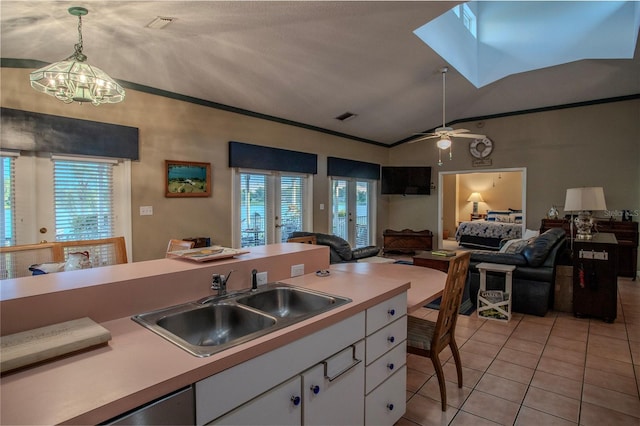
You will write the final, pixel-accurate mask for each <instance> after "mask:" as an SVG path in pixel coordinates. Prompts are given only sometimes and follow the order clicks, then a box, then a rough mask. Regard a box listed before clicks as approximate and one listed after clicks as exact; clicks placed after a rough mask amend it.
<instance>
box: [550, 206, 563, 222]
mask: <svg viewBox="0 0 640 426" xmlns="http://www.w3.org/2000/svg"><path fill="white" fill-rule="evenodd" d="M558 216H560V213H558V208H557V207H556V206H551V208H550V209H549V213H547V219H557V218H558Z"/></svg>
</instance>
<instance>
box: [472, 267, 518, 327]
mask: <svg viewBox="0 0 640 426" xmlns="http://www.w3.org/2000/svg"><path fill="white" fill-rule="evenodd" d="M476 268H478V270H479V271H480V289H479V291H478V318H485V319H491V320H496V321H504V322H508V321H510V320H511V285H512V282H513V271H514V270H515V269H516V267H515V266H514V265H502V264H498V263H487V262H483V263H479V264H478V265H476ZM487 271H491V272H501V273H504V275H505V277H504V293H503V295H504V298H499V299H494V298H490V297H488V296H487V295H485V297H483V296H482V294H483V293H482V292H483V291H486V290H487ZM489 310H494V311H495V312H497V313H498V314H499V316H498V317H492V316H490V315H489V312H488V311H489ZM483 312H484V314H483Z"/></svg>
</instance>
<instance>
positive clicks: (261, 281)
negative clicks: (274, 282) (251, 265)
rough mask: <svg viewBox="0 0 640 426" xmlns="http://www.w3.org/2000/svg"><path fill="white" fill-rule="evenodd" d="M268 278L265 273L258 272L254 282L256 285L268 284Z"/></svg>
mask: <svg viewBox="0 0 640 426" xmlns="http://www.w3.org/2000/svg"><path fill="white" fill-rule="evenodd" d="M268 280H269V279H268V278H267V272H266V271H265V272H258V273H257V274H256V281H257V282H258V285H265V284H266V283H267V282H268Z"/></svg>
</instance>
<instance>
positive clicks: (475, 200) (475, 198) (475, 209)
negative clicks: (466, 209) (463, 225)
mask: <svg viewBox="0 0 640 426" xmlns="http://www.w3.org/2000/svg"><path fill="white" fill-rule="evenodd" d="M467 201H473V215H474V216H477V215H478V203H479V202H482V203H484V200H483V199H482V195H480V193H479V192H472V193H471V195H469V198H467Z"/></svg>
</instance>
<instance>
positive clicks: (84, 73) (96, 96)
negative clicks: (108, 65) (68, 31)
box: [29, 7, 124, 106]
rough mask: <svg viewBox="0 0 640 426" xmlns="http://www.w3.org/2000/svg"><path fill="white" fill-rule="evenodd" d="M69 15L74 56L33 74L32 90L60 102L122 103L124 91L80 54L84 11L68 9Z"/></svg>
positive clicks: (78, 8) (73, 8) (81, 8)
mask: <svg viewBox="0 0 640 426" xmlns="http://www.w3.org/2000/svg"><path fill="white" fill-rule="evenodd" d="M69 13H70V14H71V15H73V16H77V17H78V43H77V44H76V45H75V46H74V48H75V51H74V52H73V55H71V56H69V57H68V58H67V59H65V60H64V61H60V62H55V63H53V64H50V65H47V66H46V67H44V68H40V69H39V70H36V71H34V72H32V73H31V74H30V76H29V79H30V80H31V87H33V88H34V89H36V90H37V91H39V92H42V93H46V94H47V95H51V96H55V97H56V98H57V99H59V100H61V101H62V102H64V103H66V104H69V103H72V102H74V101H75V102H78V103H85V102H86V103H91V104H93V105H95V106H98V105H100V104H106V103H110V104H115V103H118V102H122V101H123V100H124V89H123V88H122V86H120V85H119V84H118V83H116V82H115V81H114V80H113V79H112V78H111V77H109V76H108V75H107V74H106V73H105V72H104V71H102V70H101V69H100V68H98V67H95V66H92V65H89V64H88V63H86V62H85V61H86V60H87V57H86V56H85V55H84V54H83V53H82V47H83V46H82V17H83V16H84V15H86V14H87V13H89V11H88V10H87V9H85V8H84V7H71V8H69Z"/></svg>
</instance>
